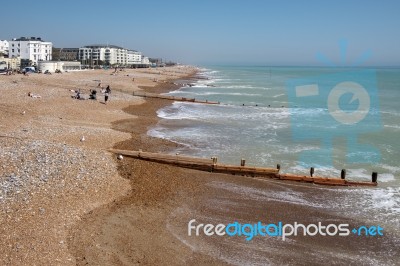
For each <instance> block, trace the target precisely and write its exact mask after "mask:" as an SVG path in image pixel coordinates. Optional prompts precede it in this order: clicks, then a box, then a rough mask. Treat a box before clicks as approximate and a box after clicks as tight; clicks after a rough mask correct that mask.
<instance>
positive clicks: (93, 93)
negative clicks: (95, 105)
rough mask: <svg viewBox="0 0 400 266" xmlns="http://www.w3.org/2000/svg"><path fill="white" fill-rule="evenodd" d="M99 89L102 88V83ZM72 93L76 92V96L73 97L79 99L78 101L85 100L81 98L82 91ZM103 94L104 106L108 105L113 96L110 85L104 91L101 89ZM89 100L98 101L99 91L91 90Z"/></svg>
mask: <svg viewBox="0 0 400 266" xmlns="http://www.w3.org/2000/svg"><path fill="white" fill-rule="evenodd" d="M98 87H100V88H101V83H99V85H98ZM71 91H72V92H75V95H73V96H71V97H72V98H74V99H78V100H85V98H83V97H82V96H81V90H80V89H78V90H71ZM101 92H102V93H104V104H107V102H108V100H109V97H110V94H111V88H110V85H107V87H106V88H105V89H104V90H103V89H102V88H101ZM89 100H97V90H96V89H93V90H92V89H91V90H90V94H89Z"/></svg>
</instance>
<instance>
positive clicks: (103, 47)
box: [0, 37, 151, 69]
mask: <svg viewBox="0 0 400 266" xmlns="http://www.w3.org/2000/svg"><path fill="white" fill-rule="evenodd" d="M18 60H20V65H19V66H16V64H15V61H18ZM47 61H74V62H80V63H81V65H82V67H83V68H85V67H100V66H111V67H115V66H119V67H120V66H125V67H149V66H151V62H150V59H149V58H148V57H146V56H143V55H142V53H141V52H138V51H135V50H130V49H126V48H123V47H119V46H116V45H108V44H96V45H87V46H84V47H80V48H55V47H53V43H52V42H48V41H44V40H42V39H41V38H40V37H21V38H14V39H12V40H11V41H7V40H0V62H3V65H4V63H6V64H7V67H8V69H15V68H23V67H26V66H38V65H39V63H40V62H47ZM11 62H13V63H11Z"/></svg>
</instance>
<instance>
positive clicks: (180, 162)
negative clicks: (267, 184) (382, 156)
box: [109, 149, 378, 186]
mask: <svg viewBox="0 0 400 266" xmlns="http://www.w3.org/2000/svg"><path fill="white" fill-rule="evenodd" d="M109 151H110V152H112V153H115V154H118V156H121V155H122V156H127V157H132V158H136V159H141V160H146V161H152V162H158V163H164V164H172V165H176V166H179V167H184V168H190V169H196V170H201V171H207V172H214V173H224V174H231V175H243V176H251V177H266V178H274V179H280V180H290V181H298V182H307V183H314V184H319V185H330V186H377V184H378V183H377V173H375V172H374V173H373V174H372V181H371V182H362V181H349V180H346V179H345V176H346V172H345V170H342V173H341V176H340V177H332V178H330V177H319V176H313V174H314V168H311V169H310V176H306V175H295V174H280V173H279V171H280V165H279V164H278V165H277V167H276V168H264V167H249V166H245V160H244V159H242V160H241V162H240V166H237V165H227V164H219V163H218V160H217V158H216V157H212V158H211V159H204V158H195V157H189V156H181V155H178V154H177V155H172V154H163V153H153V152H144V151H141V150H139V151H127V150H116V149H110V150H109ZM120 158H122V157H120Z"/></svg>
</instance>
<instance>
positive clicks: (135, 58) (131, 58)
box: [127, 50, 142, 65]
mask: <svg viewBox="0 0 400 266" xmlns="http://www.w3.org/2000/svg"><path fill="white" fill-rule="evenodd" d="M127 64H128V65H141V64H142V53H141V52H138V51H134V50H128V63H127Z"/></svg>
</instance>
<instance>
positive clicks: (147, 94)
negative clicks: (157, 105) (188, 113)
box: [133, 91, 220, 104]
mask: <svg viewBox="0 0 400 266" xmlns="http://www.w3.org/2000/svg"><path fill="white" fill-rule="evenodd" d="M133 95H134V96H139V97H144V98H157V99H165V100H171V101H178V102H191V103H203V104H220V102H215V101H208V100H205V101H204V100H198V99H195V98H187V97H180V96H172V95H161V94H157V93H150V92H141V91H134V92H133Z"/></svg>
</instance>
